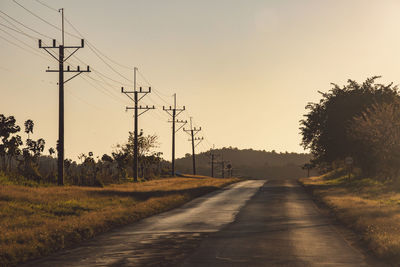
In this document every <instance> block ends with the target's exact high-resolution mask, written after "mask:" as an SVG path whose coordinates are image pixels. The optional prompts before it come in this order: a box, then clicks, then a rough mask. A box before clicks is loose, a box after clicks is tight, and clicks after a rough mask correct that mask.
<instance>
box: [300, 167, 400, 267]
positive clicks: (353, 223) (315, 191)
mask: <svg viewBox="0 0 400 267" xmlns="http://www.w3.org/2000/svg"><path fill="white" fill-rule="evenodd" d="M299 182H300V184H302V185H303V186H304V187H305V188H306V190H307V191H308V192H309V193H310V194H312V196H313V198H314V200H315V201H316V202H317V203H319V204H320V205H322V206H324V207H325V208H327V209H328V210H329V211H330V212H331V213H332V214H333V215H334V216H335V217H336V218H337V219H338V220H339V221H340V222H342V223H343V224H344V225H345V226H347V227H349V228H350V229H351V230H353V231H354V232H355V233H356V234H357V235H358V237H359V238H360V240H361V241H362V243H363V244H364V245H365V246H366V247H367V249H368V251H370V252H371V253H373V254H374V255H375V256H377V257H378V258H379V259H382V260H384V261H386V262H388V263H392V264H394V265H397V264H398V262H399V261H400V205H399V204H400V191H399V190H398V186H395V185H394V184H391V183H383V182H379V181H375V180H373V179H369V178H364V179H360V178H358V179H354V178H352V179H348V178H347V176H346V175H342V176H341V175H340V174H338V173H329V174H326V175H323V176H318V177H310V178H302V179H299Z"/></svg>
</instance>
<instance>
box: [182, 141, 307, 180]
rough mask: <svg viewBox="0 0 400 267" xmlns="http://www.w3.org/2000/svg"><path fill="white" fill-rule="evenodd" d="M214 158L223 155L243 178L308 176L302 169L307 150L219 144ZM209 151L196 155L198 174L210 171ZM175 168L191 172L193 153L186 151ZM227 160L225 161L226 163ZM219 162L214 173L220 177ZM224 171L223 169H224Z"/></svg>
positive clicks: (234, 173) (220, 157)
mask: <svg viewBox="0 0 400 267" xmlns="http://www.w3.org/2000/svg"><path fill="white" fill-rule="evenodd" d="M214 154H215V155H217V156H216V157H215V161H217V162H219V161H221V159H222V158H223V160H224V161H229V163H230V164H231V165H232V168H233V175H234V176H241V177H246V178H300V177H305V176H307V172H306V171H305V170H302V169H301V166H302V165H303V164H304V163H307V162H309V160H310V159H311V155H310V154H304V153H288V152H286V153H276V152H275V151H271V152H267V151H265V150H262V151H261V150H253V149H237V148H232V147H229V148H222V149H215V150H214ZM210 162H211V157H210V151H208V152H204V153H200V154H198V155H196V170H197V174H200V175H210V174H211V164H210ZM175 164H176V170H177V171H179V172H182V173H192V156H191V154H186V156H185V157H184V158H180V159H177V160H176V161H175ZM226 165H227V164H225V166H226ZM221 166H222V164H221V163H216V164H215V168H214V174H215V175H214V176H216V177H221V175H222V173H221ZM225 175H226V171H225Z"/></svg>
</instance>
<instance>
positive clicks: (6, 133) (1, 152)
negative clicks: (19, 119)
mask: <svg viewBox="0 0 400 267" xmlns="http://www.w3.org/2000/svg"><path fill="white" fill-rule="evenodd" d="M15 123H16V120H15V118H14V116H9V117H6V116H4V115H3V114H0V140H1V143H0V159H1V161H2V168H3V170H5V169H6V156H7V150H8V147H7V144H10V143H9V140H8V138H9V137H10V136H11V135H12V134H14V133H17V132H19V131H20V130H21V128H20V127H19V126H18V125H16V124H15Z"/></svg>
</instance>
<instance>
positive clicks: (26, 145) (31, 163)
mask: <svg viewBox="0 0 400 267" xmlns="http://www.w3.org/2000/svg"><path fill="white" fill-rule="evenodd" d="M23 127H24V132H25V134H26V138H25V140H23V139H24V138H23V137H22V136H21V134H20V132H21V127H20V126H19V125H17V121H16V119H15V117H14V116H5V115H4V114H0V172H2V173H3V174H4V175H5V176H7V177H8V178H9V179H13V180H15V181H20V182H21V180H22V181H25V180H26V181H32V182H36V183H56V181H57V172H56V169H57V166H56V165H57V162H56V159H55V158H53V155H54V154H55V152H56V149H57V148H53V147H50V148H48V150H47V152H48V153H45V146H46V141H45V140H44V139H43V138H39V139H36V140H34V139H33V138H31V135H32V134H33V130H34V122H33V121H32V120H26V121H25V122H24V126H23ZM133 146H134V137H133V133H132V132H129V135H128V139H127V142H125V143H124V144H117V145H116V146H115V147H114V149H113V152H112V153H111V155H108V154H104V155H102V156H101V157H99V156H98V157H95V156H94V155H93V153H92V152H88V153H81V154H80V155H79V156H78V160H79V161H78V162H76V161H73V160H71V159H66V160H65V161H64V166H65V182H66V184H70V185H85V186H102V185H104V184H110V183H119V182H124V181H127V180H128V177H130V176H132V167H131V166H132V165H133ZM157 147H158V136H157V135H155V134H154V135H144V134H143V132H141V133H140V135H139V138H138V151H139V172H140V177H142V178H143V179H151V178H153V177H156V176H162V175H167V174H168V172H169V170H168V164H167V162H165V161H164V160H163V159H162V158H161V155H162V153H161V152H158V151H157Z"/></svg>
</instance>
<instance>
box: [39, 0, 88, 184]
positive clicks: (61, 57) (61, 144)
mask: <svg viewBox="0 0 400 267" xmlns="http://www.w3.org/2000/svg"><path fill="white" fill-rule="evenodd" d="M60 11H61V22H62V31H61V33H62V44H61V45H59V46H57V45H56V40H55V39H53V44H52V46H46V45H45V46H43V45H42V40H40V39H39V48H42V49H44V50H45V51H46V52H47V53H49V54H50V55H51V56H52V57H53V58H54V59H55V60H57V61H58V70H50V69H48V70H46V72H58V73H59V78H58V79H59V81H58V143H57V153H58V155H57V157H58V164H57V165H58V166H57V168H58V170H57V172H58V177H57V182H58V185H63V184H64V84H65V83H67V82H68V81H70V80H72V79H73V78H75V77H76V76H78V75H79V74H81V73H83V72H90V69H89V66H87V69H86V70H81V69H80V67H79V66H77V68H76V70H72V69H71V68H70V66H67V69H66V70H65V69H64V62H66V61H67V60H68V59H69V58H70V57H71V56H72V55H73V54H75V52H76V51H78V50H79V49H80V48H83V47H84V40H83V39H81V45H80V46H65V45H64V9H63V8H61V9H59V10H58V12H60ZM50 49H58V58H57V57H56V56H55V55H54V54H53V53H51V52H50V51H49V50H50ZM65 49H75V50H74V51H73V52H72V53H70V54H69V55H68V56H67V57H65V53H64V50H65ZM65 72H71V73H75V75H73V76H72V77H70V78H69V79H67V80H65V81H64V73H65Z"/></svg>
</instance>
